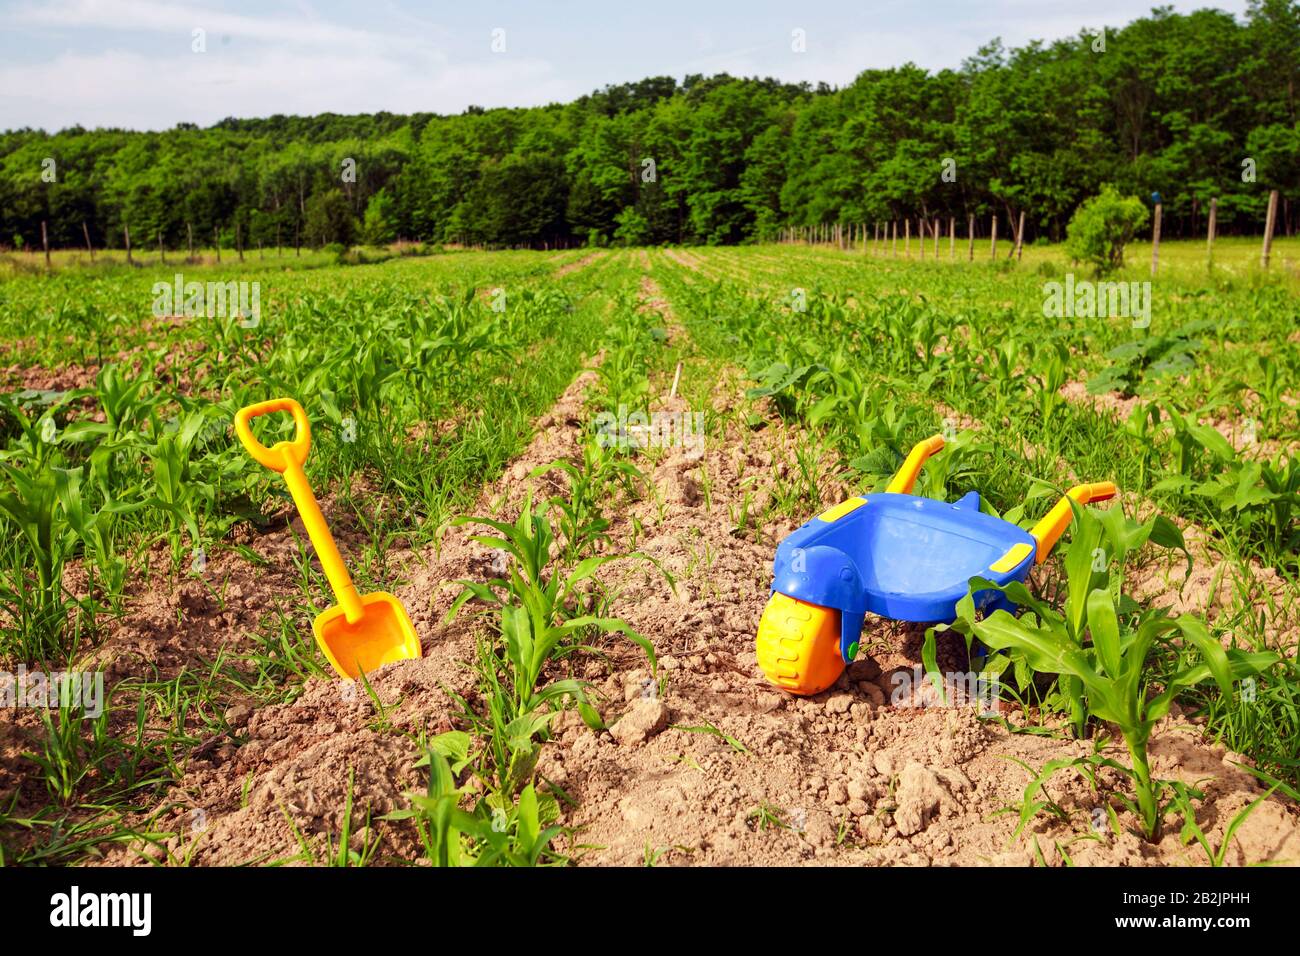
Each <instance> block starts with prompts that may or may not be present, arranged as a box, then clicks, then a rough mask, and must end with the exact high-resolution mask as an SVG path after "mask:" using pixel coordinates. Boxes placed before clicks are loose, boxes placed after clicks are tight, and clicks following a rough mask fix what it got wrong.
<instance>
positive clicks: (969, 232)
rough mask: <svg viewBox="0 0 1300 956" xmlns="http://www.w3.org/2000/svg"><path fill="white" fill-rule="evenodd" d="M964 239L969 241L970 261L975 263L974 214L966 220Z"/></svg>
mask: <svg viewBox="0 0 1300 956" xmlns="http://www.w3.org/2000/svg"><path fill="white" fill-rule="evenodd" d="M966 238H967V239H968V240H969V241H970V261H971V262H974V261H975V214H974V213H971V215H970V218H968V219H967V220H966Z"/></svg>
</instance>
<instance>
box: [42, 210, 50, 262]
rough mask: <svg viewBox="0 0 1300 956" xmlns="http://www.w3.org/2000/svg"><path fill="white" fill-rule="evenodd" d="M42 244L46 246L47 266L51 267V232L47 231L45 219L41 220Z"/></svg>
mask: <svg viewBox="0 0 1300 956" xmlns="http://www.w3.org/2000/svg"><path fill="white" fill-rule="evenodd" d="M41 245H42V246H44V247H45V268H46V269H49V268H50V234H49V233H48V232H46V231H45V220H44V219H42V220H41Z"/></svg>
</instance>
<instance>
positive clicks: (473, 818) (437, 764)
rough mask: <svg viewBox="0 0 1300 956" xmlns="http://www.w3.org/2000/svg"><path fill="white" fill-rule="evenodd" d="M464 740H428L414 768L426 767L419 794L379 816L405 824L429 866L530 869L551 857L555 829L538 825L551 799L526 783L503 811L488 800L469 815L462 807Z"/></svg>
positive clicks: (466, 792) (456, 734)
mask: <svg viewBox="0 0 1300 956" xmlns="http://www.w3.org/2000/svg"><path fill="white" fill-rule="evenodd" d="M469 745H470V741H469V735H468V734H465V733H463V732H460V731H452V732H450V733H446V734H440V735H439V736H437V737H435V738H433V739H432V740H430V741H428V742H427V743H426V744H425V747H424V756H423V757H422V758H421V759H420V761H419V762H418V763H417V765H416V766H417V767H427V768H428V771H429V781H428V784H427V786H426V789H425V792H424V793H422V794H411V795H410V796H409V799H410V801H411V807H410V808H408V809H404V810H397V811H394V812H393V813H390V814H388V815H386V816H385V817H383V818H382V819H385V820H410V821H412V822H413V823H414V825H415V828H416V832H417V833H418V834H419V836H420V841H421V843H422V844H423V846H424V851H425V858H426V859H427V860H428V861H429V863H430V864H431V865H433V866H437V867H451V866H457V867H458V866H503V865H504V866H536V865H538V863H540V862H541V861H542V859H543V858H544V857H546V856H549V855H550V854H551V853H552V850H551V842H552V841H553V840H554V839H555V837H556V836H558V835H559V833H560V832H561V829H560V828H559V827H554V826H550V827H547V826H543V821H544V820H545V819H547V818H548V817H553V816H554V814H555V812H556V806H555V800H554V798H553V797H551V796H549V795H540V794H539V793H538V792H537V790H536V788H535V787H534V786H533V785H532V784H529V785H527V786H525V787H524V788H523V789H522V790H521V791H520V793H519V798H518V800H517V802H513V803H510V804H509V806H508V808H507V807H504V806H502V805H501V804H500V803H498V804H497V805H495V806H494V805H492V804H491V803H490V802H489V801H488V800H480V801H478V802H477V803H476V804H475V805H474V807H473V809H472V810H467V809H465V804H466V803H467V802H468V801H469V800H471V799H472V798H473V791H471V790H470V789H468V788H465V787H459V786H458V785H457V783H456V777H457V775H458V774H460V773H461V772H462V771H463V770H464V769H465V768H466V767H467V766H469V765H470V764H471V762H472V755H471V754H470V753H469Z"/></svg>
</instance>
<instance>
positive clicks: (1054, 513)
mask: <svg viewBox="0 0 1300 956" xmlns="http://www.w3.org/2000/svg"><path fill="white" fill-rule="evenodd" d="M1118 490H1119V489H1118V488H1116V487H1115V482H1113V481H1094V482H1093V483H1091V484H1087V485H1075V486H1074V487H1073V488H1071V489H1070V490H1069V492H1068V493H1067V494H1066V495H1065V497H1064V498H1062V499H1061V500H1060V501H1058V502H1057V503H1056V504H1054V505H1053V506H1052V510H1051V511H1049V512H1047V514H1045V515H1043V517H1042V519H1041V520H1040V521H1039V522H1038V524H1036V525H1034V526H1033V527H1032V528H1030V529H1029V533H1030V534H1031V535H1033V536H1034V540H1035V541H1037V542H1038V547H1037V548H1036V549H1035V551H1034V563H1035V564H1042V563H1043V562H1044V561H1046V560H1047V556H1048V555H1049V554H1051V553H1052V548H1054V547H1056V542H1057V540H1058V539H1059V538H1060V537H1061V535H1062V534H1064V533H1065V529H1066V528H1068V527H1070V522H1071V521H1073V520H1074V510H1073V509H1072V508H1071V507H1070V499H1071V498H1073V499H1074V500H1075V501H1077V502H1078V503H1079V504H1081V505H1086V504H1087V503H1088V502H1090V501H1105V500H1106V499H1107V498H1114V497H1115V494H1116V492H1117V491H1118Z"/></svg>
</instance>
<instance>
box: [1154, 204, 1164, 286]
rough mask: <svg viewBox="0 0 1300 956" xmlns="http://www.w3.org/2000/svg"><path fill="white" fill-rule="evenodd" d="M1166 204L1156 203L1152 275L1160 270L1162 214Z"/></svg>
mask: <svg viewBox="0 0 1300 956" xmlns="http://www.w3.org/2000/svg"><path fill="white" fill-rule="evenodd" d="M1163 207H1164V203H1156V214H1155V219H1154V221H1153V222H1152V225H1151V274H1152V275H1155V274H1156V270H1157V269H1159V268H1160V214H1161V211H1162V209H1163Z"/></svg>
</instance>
